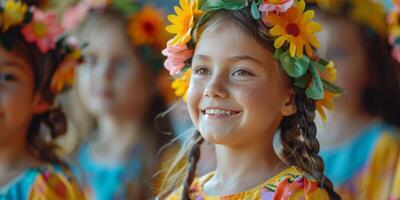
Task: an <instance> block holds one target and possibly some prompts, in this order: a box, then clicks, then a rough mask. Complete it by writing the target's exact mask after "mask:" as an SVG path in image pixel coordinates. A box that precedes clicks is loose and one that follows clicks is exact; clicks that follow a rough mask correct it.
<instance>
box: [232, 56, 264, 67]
mask: <svg viewBox="0 0 400 200" xmlns="http://www.w3.org/2000/svg"><path fill="white" fill-rule="evenodd" d="M230 60H234V61H241V60H247V61H252V62H255V63H257V64H259V65H263V64H262V62H261V61H260V60H258V59H257V58H254V57H252V56H249V55H240V56H233V57H231V58H230Z"/></svg>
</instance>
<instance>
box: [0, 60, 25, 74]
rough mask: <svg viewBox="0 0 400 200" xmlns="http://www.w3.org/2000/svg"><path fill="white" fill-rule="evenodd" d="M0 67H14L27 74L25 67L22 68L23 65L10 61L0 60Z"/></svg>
mask: <svg viewBox="0 0 400 200" xmlns="http://www.w3.org/2000/svg"><path fill="white" fill-rule="evenodd" d="M0 66H4V67H15V68H17V69H19V70H22V71H24V72H28V69H27V68H26V67H24V65H22V64H21V63H18V62H15V61H12V60H0Z"/></svg>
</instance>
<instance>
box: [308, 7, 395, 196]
mask: <svg viewBox="0 0 400 200" xmlns="http://www.w3.org/2000/svg"><path fill="white" fill-rule="evenodd" d="M313 2H316V3H317V5H318V6H319V8H320V9H319V12H317V16H318V20H319V21H320V22H321V23H322V24H323V25H324V27H325V31H324V32H323V33H322V34H320V35H319V36H320V39H321V41H322V42H323V43H325V44H327V45H326V46H324V47H322V48H321V49H319V53H320V54H321V55H322V56H324V57H327V58H329V59H332V60H333V61H334V63H335V66H336V67H337V69H338V77H339V78H338V80H337V82H336V83H337V84H338V85H340V86H343V87H344V88H346V90H347V93H346V94H344V95H342V96H341V97H340V98H338V99H337V101H335V110H334V111H333V112H330V113H325V111H324V110H320V116H321V118H322V119H326V118H327V121H326V123H325V124H323V123H319V126H318V128H319V130H320V134H319V136H318V138H319V140H320V141H321V153H320V155H321V156H322V157H323V159H324V161H325V166H326V168H325V172H326V174H327V176H328V177H329V178H330V179H331V180H332V182H333V184H334V185H335V189H337V191H338V192H339V194H340V195H341V196H342V198H343V199H349V200H351V199H388V196H389V192H390V185H391V184H392V181H393V172H394V169H395V163H396V159H397V155H398V152H399V146H398V142H397V140H398V137H399V135H398V130H397V128H398V127H399V126H400V116H399V113H400V106H399V104H400V86H399V84H400V80H399V78H400V77H399V73H398V72H399V71H398V70H399V69H398V63H396V62H395V60H394V59H393V58H392V57H391V52H390V47H389V44H388V42H387V41H388V40H387V25H386V23H385V22H386V21H385V12H384V9H383V6H382V5H381V4H380V3H376V2H373V1H369V0H368V1H359V0H353V1H333V0H313ZM327 95H332V94H329V93H328V94H327ZM321 103H322V104H324V105H325V106H326V108H328V109H329V108H332V106H333V105H332V103H333V102H332V101H325V102H321ZM396 126H397V127H396Z"/></svg>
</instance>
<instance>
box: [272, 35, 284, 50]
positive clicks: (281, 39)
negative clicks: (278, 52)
mask: <svg viewBox="0 0 400 200" xmlns="http://www.w3.org/2000/svg"><path fill="white" fill-rule="evenodd" d="M285 41H286V37H284V36H281V37H279V38H278V39H276V40H275V42H274V46H275V48H276V49H279V48H281V47H282V45H283V44H284V43H285Z"/></svg>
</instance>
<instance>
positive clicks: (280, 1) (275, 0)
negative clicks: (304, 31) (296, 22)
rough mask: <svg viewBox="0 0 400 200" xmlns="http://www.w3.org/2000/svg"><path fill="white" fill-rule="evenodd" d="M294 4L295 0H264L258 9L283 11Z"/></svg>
mask: <svg viewBox="0 0 400 200" xmlns="http://www.w3.org/2000/svg"><path fill="white" fill-rule="evenodd" d="M292 6H293V0H264V1H263V3H262V4H261V5H260V7H259V8H258V9H259V10H260V11H261V12H267V13H268V12H272V11H276V12H278V13H283V12H286V11H287V10H288V9H289V8H290V7H292Z"/></svg>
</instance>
